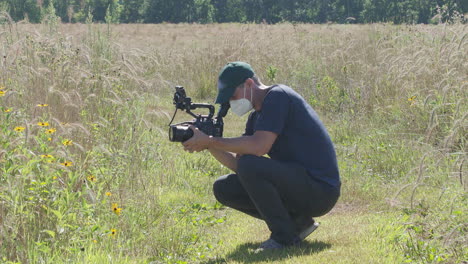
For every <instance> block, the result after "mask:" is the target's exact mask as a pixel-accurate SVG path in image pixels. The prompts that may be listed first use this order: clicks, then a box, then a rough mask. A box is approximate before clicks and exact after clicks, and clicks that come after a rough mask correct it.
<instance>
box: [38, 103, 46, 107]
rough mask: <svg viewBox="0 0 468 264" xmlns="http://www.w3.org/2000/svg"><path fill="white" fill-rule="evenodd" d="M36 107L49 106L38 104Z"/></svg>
mask: <svg viewBox="0 0 468 264" xmlns="http://www.w3.org/2000/svg"><path fill="white" fill-rule="evenodd" d="M37 106H38V107H46V106H49V105H48V104H38V105H37Z"/></svg>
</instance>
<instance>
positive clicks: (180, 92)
mask: <svg viewBox="0 0 468 264" xmlns="http://www.w3.org/2000/svg"><path fill="white" fill-rule="evenodd" d="M175 90H176V91H175V93H174V99H173V103H174V105H175V107H176V112H175V113H174V116H173V117H172V120H171V122H170V123H169V140H170V141H172V142H184V141H186V140H188V139H190V138H191V137H192V136H193V131H192V130H191V129H190V128H189V126H190V125H193V126H195V127H197V128H198V129H199V130H201V131H202V132H203V133H205V134H207V135H209V136H213V137H222V136H223V128H224V123H223V117H225V116H226V114H227V111H228V110H229V103H226V104H222V105H221V108H220V111H219V112H218V115H217V116H216V117H215V118H213V116H214V111H215V107H214V106H213V105H210V104H197V103H192V99H191V98H190V97H187V95H186V93H185V89H184V87H182V86H176V87H175ZM198 108H206V109H208V110H209V114H208V115H200V114H194V113H193V112H192V110H194V109H198ZM178 109H180V110H182V111H185V112H187V113H188V114H189V115H191V116H192V117H194V118H195V119H194V120H192V121H186V122H182V123H178V124H174V125H171V124H172V121H173V120H174V117H175V115H176V113H177V110H178Z"/></svg>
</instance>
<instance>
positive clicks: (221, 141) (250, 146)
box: [209, 136, 264, 156]
mask: <svg viewBox="0 0 468 264" xmlns="http://www.w3.org/2000/svg"><path fill="white" fill-rule="evenodd" d="M209 148H210V149H213V148H214V149H218V150H222V151H228V152H233V153H237V154H240V155H245V154H251V155H257V156H262V155H263V154H264V153H261V152H262V150H261V149H260V148H259V144H258V142H256V140H255V138H254V137H253V136H243V137H235V138H220V137H210V146H209Z"/></svg>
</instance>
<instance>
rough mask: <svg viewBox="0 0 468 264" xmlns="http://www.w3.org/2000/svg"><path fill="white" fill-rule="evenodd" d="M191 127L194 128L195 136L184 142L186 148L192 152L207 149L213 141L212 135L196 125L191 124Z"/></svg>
mask: <svg viewBox="0 0 468 264" xmlns="http://www.w3.org/2000/svg"><path fill="white" fill-rule="evenodd" d="M189 128H190V129H192V131H193V136H192V137H191V138H190V139H189V140H187V141H185V142H183V143H182V145H183V146H184V150H185V151H188V152H190V153H192V152H194V151H195V152H199V151H203V150H205V149H207V148H208V147H209V145H210V142H211V140H210V137H209V136H208V135H206V134H205V133H203V132H202V131H200V130H199V129H198V128H197V127H195V126H190V127H189Z"/></svg>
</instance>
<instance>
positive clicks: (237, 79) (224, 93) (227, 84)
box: [215, 61, 255, 104]
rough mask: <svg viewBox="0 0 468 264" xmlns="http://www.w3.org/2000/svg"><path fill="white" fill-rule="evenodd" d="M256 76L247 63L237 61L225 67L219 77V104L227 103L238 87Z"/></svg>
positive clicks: (217, 100) (217, 99)
mask: <svg viewBox="0 0 468 264" xmlns="http://www.w3.org/2000/svg"><path fill="white" fill-rule="evenodd" d="M254 75H255V73H254V71H253V69H252V67H251V66H250V65H249V64H248V63H245V62H242V61H235V62H230V63H228V64H226V66H224V68H223V69H222V70H221V72H220V73H219V77H218V96H217V97H216V102H215V103H217V104H222V103H226V102H228V101H229V98H231V96H232V95H233V94H234V91H235V90H236V87H237V86H239V85H240V84H242V83H243V82H245V80H247V79H248V78H252V77H253V76H254Z"/></svg>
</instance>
